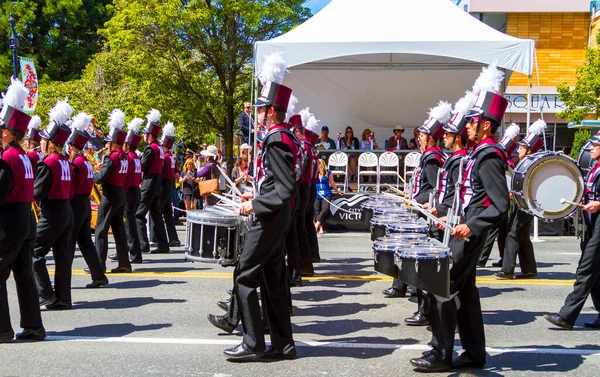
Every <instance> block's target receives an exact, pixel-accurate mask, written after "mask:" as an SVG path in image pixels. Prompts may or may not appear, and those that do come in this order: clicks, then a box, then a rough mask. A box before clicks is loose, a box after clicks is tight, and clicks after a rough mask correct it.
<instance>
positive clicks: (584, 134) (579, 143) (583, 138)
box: [569, 128, 592, 160]
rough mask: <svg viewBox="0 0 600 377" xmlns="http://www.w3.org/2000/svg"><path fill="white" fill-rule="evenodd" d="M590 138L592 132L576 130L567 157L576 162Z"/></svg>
mask: <svg viewBox="0 0 600 377" xmlns="http://www.w3.org/2000/svg"><path fill="white" fill-rule="evenodd" d="M590 137H592V131H590V130H586V129H584V128H582V129H579V130H577V132H575V139H574V140H573V147H572V148H571V153H569V156H571V157H572V158H573V159H574V160H577V158H578V157H579V151H580V150H581V148H583V146H584V145H585V144H586V143H587V142H588V141H589V140H590Z"/></svg>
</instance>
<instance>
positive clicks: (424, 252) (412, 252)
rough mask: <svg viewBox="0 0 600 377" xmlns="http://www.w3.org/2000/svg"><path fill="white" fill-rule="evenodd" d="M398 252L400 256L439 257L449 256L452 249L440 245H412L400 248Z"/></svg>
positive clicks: (411, 257) (412, 257)
mask: <svg viewBox="0 0 600 377" xmlns="http://www.w3.org/2000/svg"><path fill="white" fill-rule="evenodd" d="M396 254H398V256H399V257H400V258H409V259H437V258H447V257H448V256H449V255H450V249H448V248H447V247H439V246H412V247H408V248H404V249H402V248H398V250H396Z"/></svg>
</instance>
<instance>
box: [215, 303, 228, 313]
mask: <svg viewBox="0 0 600 377" xmlns="http://www.w3.org/2000/svg"><path fill="white" fill-rule="evenodd" d="M217 306H218V307H219V308H221V309H223V310H225V311H228V310H229V301H217Z"/></svg>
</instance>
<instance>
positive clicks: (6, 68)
mask: <svg viewBox="0 0 600 377" xmlns="http://www.w3.org/2000/svg"><path fill="white" fill-rule="evenodd" d="M111 3H112V0H19V1H2V2H0V87H6V85H7V84H8V78H9V77H10V76H11V75H12V59H11V51H10V50H9V48H8V41H7V39H8V37H9V36H10V26H9V24H8V15H9V13H10V12H12V13H13V15H14V16H15V19H16V32H17V34H18V35H19V41H20V47H19V55H21V56H28V57H33V59H34V61H35V62H36V66H37V67H38V74H39V75H40V77H47V78H49V79H51V80H57V81H68V80H72V79H74V78H78V77H79V76H80V74H81V71H82V70H83V68H84V67H85V66H86V65H87V64H88V63H89V61H90V59H91V57H92V56H93V55H94V54H95V53H97V52H98V51H100V50H101V48H102V40H101V38H100V36H99V35H98V28H100V27H102V25H104V23H105V22H106V21H107V20H108V19H109V18H110V13H109V12H108V10H107V5H108V4H111Z"/></svg>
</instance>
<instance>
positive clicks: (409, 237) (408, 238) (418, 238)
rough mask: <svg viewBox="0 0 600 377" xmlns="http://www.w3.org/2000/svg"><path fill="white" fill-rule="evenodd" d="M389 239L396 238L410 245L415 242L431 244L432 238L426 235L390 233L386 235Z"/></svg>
mask: <svg viewBox="0 0 600 377" xmlns="http://www.w3.org/2000/svg"><path fill="white" fill-rule="evenodd" d="M385 236H386V237H387V238H394V239H397V240H399V241H405V242H409V243H413V242H429V241H430V238H429V236H428V235H427V234H425V233H390V232H387V233H386V234H385Z"/></svg>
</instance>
